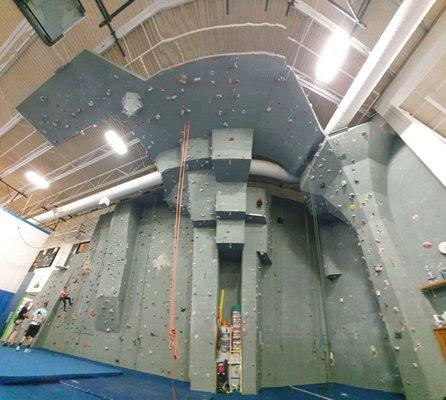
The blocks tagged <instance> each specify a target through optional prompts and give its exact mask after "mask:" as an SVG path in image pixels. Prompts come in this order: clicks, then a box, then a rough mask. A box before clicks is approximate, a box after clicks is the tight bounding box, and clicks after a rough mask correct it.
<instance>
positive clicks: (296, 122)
mask: <svg viewBox="0 0 446 400" xmlns="http://www.w3.org/2000/svg"><path fill="white" fill-rule="evenodd" d="M126 92H133V93H138V94H139V95H140V97H141V99H142V103H143V107H142V109H141V110H139V111H138V112H137V113H136V115H134V116H132V117H126V116H125V115H124V114H123V113H122V104H121V99H122V97H123V96H124V95H125V93H126ZM18 110H19V112H20V113H21V114H22V115H23V116H24V117H25V118H26V119H27V120H28V121H29V122H30V123H31V124H32V125H33V126H34V127H35V128H36V129H38V130H39V132H40V133H42V134H43V135H44V136H45V137H47V138H48V140H50V141H51V142H52V143H54V144H59V143H62V142H64V141H65V140H68V139H69V138H71V137H73V136H75V135H77V134H80V133H81V132H82V130H84V129H86V128H87V127H90V126H91V125H93V124H94V123H97V122H99V121H102V120H104V119H105V118H107V117H108V116H110V115H120V116H121V118H123V119H125V120H126V122H128V124H129V126H130V127H131V129H132V130H133V131H134V132H135V135H136V137H138V138H139V139H140V140H141V142H142V143H143V145H144V146H145V147H146V148H147V150H148V153H149V155H150V157H151V158H152V159H155V158H156V156H157V155H158V154H159V153H161V152H163V151H166V150H170V149H173V148H176V147H177V146H178V141H179V138H180V136H181V131H182V129H183V126H184V123H185V122H186V121H190V123H191V132H190V134H191V138H201V137H203V136H204V137H210V136H211V131H212V129H215V128H237V129H253V131H254V138H253V147H252V154H254V155H257V156H259V157H264V158H266V159H268V160H274V161H276V162H278V163H279V164H280V165H283V166H284V168H286V169H287V170H288V171H289V172H291V173H293V174H300V172H301V171H302V170H303V169H304V167H305V164H306V160H307V158H308V157H309V156H310V155H311V154H312V153H313V152H314V150H315V148H316V147H317V145H318V144H319V143H320V142H321V141H322V140H323V137H324V136H323V133H322V131H321V129H320V127H319V124H318V122H317V121H316V118H315V116H314V113H313V111H312V109H311V107H310V105H309V104H308V101H307V99H306V97H305V94H304V92H303V91H302V89H301V87H300V86H299V83H298V81H297V78H296V76H295V74H294V73H292V72H291V73H290V70H289V69H288V68H287V65H286V60H285V59H284V58H282V57H278V56H272V55H266V54H243V55H233V56H230V55H229V56H219V57H212V58H208V59H203V60H198V61H192V62H189V63H186V64H183V65H181V66H179V67H176V68H172V69H169V70H166V71H162V72H160V73H158V74H157V75H155V76H153V77H151V78H150V79H148V80H147V81H143V80H141V79H140V78H138V77H136V76H134V75H132V74H131V73H129V72H127V71H125V70H124V69H122V68H120V67H118V66H116V65H114V64H112V63H110V62H108V61H106V60H105V59H103V58H101V57H100V56H98V55H96V54H93V53H91V52H88V51H84V52H82V53H80V54H79V55H78V56H77V57H75V58H74V59H73V60H72V61H71V62H70V63H68V64H67V65H65V66H64V67H63V68H61V69H59V70H58V71H57V73H56V74H55V75H54V77H52V78H51V79H50V80H49V81H48V82H46V83H45V84H44V85H42V86H41V87H40V88H39V89H38V90H37V91H35V92H34V93H33V94H32V95H31V96H30V97H29V98H27V99H26V100H25V101H24V102H23V103H22V104H20V105H19V107H18ZM244 164H246V162H245V163H244Z"/></svg>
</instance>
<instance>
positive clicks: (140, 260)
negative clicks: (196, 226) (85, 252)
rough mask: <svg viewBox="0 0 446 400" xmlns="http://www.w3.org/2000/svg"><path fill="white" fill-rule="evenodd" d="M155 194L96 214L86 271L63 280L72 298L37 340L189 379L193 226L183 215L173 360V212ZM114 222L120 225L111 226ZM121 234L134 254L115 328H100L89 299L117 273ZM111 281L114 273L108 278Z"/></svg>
mask: <svg viewBox="0 0 446 400" xmlns="http://www.w3.org/2000/svg"><path fill="white" fill-rule="evenodd" d="M158 197H159V196H156V195H155V196H154V197H152V198H146V197H144V198H141V199H139V200H138V201H136V202H130V203H131V206H130V207H128V206H126V205H125V204H123V205H120V206H119V207H118V209H117V212H116V211H115V213H113V214H106V215H103V216H102V217H101V218H100V220H99V223H98V225H97V227H96V231H95V233H94V235H93V238H92V241H91V243H90V247H91V249H90V257H91V272H89V273H82V271H80V273H79V274H78V276H77V277H76V278H73V277H72V278H71V279H70V281H69V283H68V285H69V289H70V293H72V297H73V300H74V304H73V306H71V307H68V311H67V312H66V313H65V312H63V310H62V308H61V307H59V309H58V310H57V313H56V314H55V315H54V317H52V320H51V325H49V327H48V333H47V335H46V337H45V338H44V340H43V341H42V345H43V346H44V347H48V348H50V349H54V350H57V351H63V352H67V353H70V354H74V355H78V356H82V357H86V358H90V359H93V360H98V361H103V362H107V363H110V364H114V365H120V366H122V367H126V368H132V369H137V370H140V371H144V372H148V373H153V374H157V375H163V376H173V377H175V378H177V379H183V380H185V379H187V377H188V345H187V343H188V341H189V320H190V296H191V294H190V290H191V287H190V284H191V268H192V229H191V225H190V222H188V221H187V220H185V221H183V224H182V232H181V249H180V257H179V259H180V264H179V268H178V286H177V289H178V294H177V307H178V309H177V327H178V329H179V339H180V347H181V359H180V360H177V361H173V360H172V357H171V354H170V350H169V349H168V345H167V341H168V325H167V324H168V300H169V291H170V263H171V249H172V231H173V222H174V214H173V213H172V211H171V210H170V209H169V208H168V207H167V206H166V205H165V204H163V202H162V201H161V200H159V199H158ZM123 210H127V211H128V212H131V213H134V215H133V217H134V222H133V225H134V226H133V228H132V232H133V238H129V236H128V232H129V231H128V230H127V229H125V226H124V225H123V224H122V222H124V221H125V220H126V218H127V217H126V216H125V213H124V214H123V212H122V211H123ZM121 218H122V219H123V220H122V221H121ZM117 226H120V228H119V229H115V228H116V227H117ZM127 239H130V240H133V241H134V245H133V251H132V255H131V256H130V257H129V258H128V259H127V262H128V263H129V272H128V273H127V274H126V278H125V279H126V281H125V286H126V287H127V288H126V290H125V293H123V297H122V301H121V302H120V306H121V307H122V318H121V319H120V322H119V329H115V330H113V331H112V330H111V329H110V330H107V329H105V330H98V329H97V327H96V318H97V314H98V312H101V310H102V308H101V307H99V309H98V308H97V304H96V301H95V299H96V298H97V297H98V296H99V295H100V290H101V287H103V285H102V284H101V281H102V280H107V281H110V280H111V281H113V279H111V277H110V275H114V276H115V277H122V271H121V270H120V268H121V267H122V264H120V263H119V262H118V261H119V257H118V255H119V249H121V248H124V249H125V248H126V247H127V246H126V240H127ZM115 267H116V270H115V271H114V270H113V269H114V268H115ZM70 270H71V268H70ZM73 274H74V272H73ZM117 283H119V282H116V279H115V281H114V285H116V284H117ZM121 283H124V282H122V281H121ZM107 311H108V309H105V312H107Z"/></svg>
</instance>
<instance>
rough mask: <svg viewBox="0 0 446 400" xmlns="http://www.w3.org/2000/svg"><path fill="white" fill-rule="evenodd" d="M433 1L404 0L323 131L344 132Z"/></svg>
mask: <svg viewBox="0 0 446 400" xmlns="http://www.w3.org/2000/svg"><path fill="white" fill-rule="evenodd" d="M434 3H435V0H403V2H402V4H401V5H400V6H399V8H398V10H397V11H396V13H395V15H394V16H393V18H392V19H391V21H390V23H389V25H387V27H386V29H385V30H384V32H383V33H382V35H381V37H380V38H379V40H378V42H377V43H376V45H375V47H374V48H373V50H372V51H371V53H370V55H369V56H368V57H367V60H366V61H365V63H364V65H363V66H362V67H361V69H360V71H359V73H358V75H357V76H356V78H355V79H354V80H353V83H352V84H351V86H350V88H349V89H348V90H347V93H346V94H345V96H344V98H343V99H342V101H341V103H340V104H339V106H338V108H337V110H336V111H335V113H334V114H333V116H332V117H331V119H330V121H329V122H328V124H327V127H326V128H325V133H326V134H327V135H328V134H330V133H332V132H335V131H337V130H340V129H343V128H346V127H347V126H348V124H349V123H350V122H351V120H352V119H353V117H354V116H355V115H356V113H357V112H358V111H359V110H360V108H361V106H362V105H363V104H364V101H366V100H367V98H368V97H369V95H370V93H371V92H372V91H373V90H374V89H375V86H376V85H377V84H378V82H379V81H380V80H381V78H382V77H383V75H384V74H385V72H386V71H387V70H388V69H389V67H390V66H391V64H392V63H393V61H394V60H395V59H396V57H397V56H398V54H399V53H400V51H401V50H402V49H403V47H404V45H405V44H406V43H407V42H408V40H409V39H410V37H411V36H412V34H413V33H414V32H415V30H416V29H417V27H418V25H419V24H420V23H421V21H422V20H423V18H424V17H425V16H426V14H427V13H428V12H429V10H430V9H431V7H432V6H433V5H434Z"/></svg>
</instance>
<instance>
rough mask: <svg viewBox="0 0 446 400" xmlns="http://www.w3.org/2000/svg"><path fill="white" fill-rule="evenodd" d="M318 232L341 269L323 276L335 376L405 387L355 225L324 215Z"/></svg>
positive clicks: (328, 259) (374, 386) (357, 383)
mask: <svg viewBox="0 0 446 400" xmlns="http://www.w3.org/2000/svg"><path fill="white" fill-rule="evenodd" d="M319 235H320V243H321V247H322V249H321V251H322V255H323V260H324V265H325V264H326V263H329V264H332V265H335V266H336V267H337V269H338V271H339V273H341V276H340V277H339V278H338V279H334V278H332V279H327V278H326V279H325V281H324V286H325V290H324V297H325V310H326V315H327V319H326V324H327V335H328V338H329V341H330V351H331V352H332V354H333V362H332V366H331V368H330V374H331V375H330V378H331V380H332V381H334V382H336V383H342V384H346V385H353V386H361V387H366V388H370V389H377V390H385V391H389V392H396V393H398V392H401V391H402V387H401V378H400V375H399V371H398V367H397V364H396V359H395V355H394V353H393V351H392V347H391V344H390V340H389V335H388V333H387V330H386V328H385V325H384V322H383V321H382V317H381V315H380V310H379V305H378V301H377V299H376V296H375V293H374V290H373V286H372V284H371V282H370V280H369V272H368V271H367V264H366V262H365V260H364V258H363V255H362V251H361V248H360V247H359V246H358V243H357V238H356V233H355V231H354V230H353V228H351V227H350V226H348V225H347V224H345V223H343V222H340V221H330V222H324V221H320V223H319Z"/></svg>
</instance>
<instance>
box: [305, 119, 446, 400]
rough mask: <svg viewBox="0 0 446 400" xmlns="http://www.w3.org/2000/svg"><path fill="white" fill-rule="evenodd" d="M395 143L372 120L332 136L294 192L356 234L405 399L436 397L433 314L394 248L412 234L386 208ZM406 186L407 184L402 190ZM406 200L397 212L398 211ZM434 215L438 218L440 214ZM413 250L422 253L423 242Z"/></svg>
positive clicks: (439, 377)
mask: <svg viewBox="0 0 446 400" xmlns="http://www.w3.org/2000/svg"><path fill="white" fill-rule="evenodd" d="M395 140H396V136H395V134H394V132H393V131H392V130H391V129H390V127H388V126H387V125H385V124H384V123H383V121H382V120H380V119H379V118H375V119H374V120H373V121H372V122H369V123H367V124H363V125H360V126H358V127H355V128H352V129H350V130H348V131H345V132H342V133H340V134H337V135H334V136H331V137H329V138H328V139H327V140H326V141H325V142H324V144H323V146H322V148H321V149H320V151H319V152H318V154H317V156H316V157H315V158H314V160H313V161H312V162H311V164H310V166H309V168H308V169H307V171H306V172H305V173H304V174H303V176H302V179H301V187H302V190H303V191H305V192H307V193H308V195H307V200H308V206H309V208H310V210H311V212H312V213H313V214H314V215H317V216H318V217H320V218H326V217H327V216H328V217H331V219H333V216H336V217H339V218H340V219H342V220H344V221H346V222H348V223H349V224H350V225H351V226H352V227H353V228H354V229H355V231H356V234H357V238H358V245H360V246H361V248H362V252H363V257H364V259H365V261H366V265H367V268H368V271H369V276H370V279H371V282H372V284H373V287H374V290H375V295H376V298H377V301H378V303H379V307H380V310H381V313H382V315H383V321H384V323H385V327H386V330H387V334H388V337H389V341H390V343H391V346H392V349H393V351H394V354H395V359H396V361H397V364H398V368H399V372H400V375H401V381H402V384H403V387H404V392H405V394H406V396H407V398H408V399H410V400H411V399H419V398H428V399H433V400H437V399H441V398H442V397H443V396H444V393H445V392H446V382H445V381H444V376H445V374H446V362H445V360H444V359H443V357H442V355H441V353H440V352H439V348H438V344H437V343H436V340H435V337H434V335H433V332H432V314H434V313H435V309H434V308H433V306H432V304H431V303H430V302H429V301H428V300H427V299H426V297H425V295H424V294H423V293H422V292H421V291H420V288H419V282H417V281H416V275H417V274H414V272H413V267H410V265H411V263H412V261H411V259H410V257H408V256H407V254H406V252H405V251H404V247H402V246H401V238H400V237H401V236H402V235H401V234H403V235H407V237H408V238H410V240H411V241H413V240H414V239H415V238H416V235H414V234H413V233H408V232H406V230H407V228H405V226H407V218H406V221H404V222H401V223H400V221H399V220H397V219H396V218H395V216H396V215H398V214H396V215H393V214H392V212H393V210H392V206H391V205H390V204H392V202H393V199H392V196H389V193H392V188H390V185H389V184H391V183H392V181H393V182H395V175H393V176H392V166H391V164H392V162H391V160H392V157H393V156H394V144H395ZM406 161H407V160H406ZM417 168H420V165H418V166H417ZM399 179H400V178H399ZM407 179H409V178H407ZM428 182H429V183H428ZM432 182H435V183H434V184H433V183H432ZM410 184H411V182H408V181H406V183H405V184H404V186H405V188H404V190H406V191H407V190H408V188H407V186H408V185H410ZM399 185H401V183H399ZM424 185H425V184H422V185H421V187H423V186H424ZM426 185H428V187H425V188H424V190H420V191H419V192H418V195H419V196H421V197H423V193H424V192H425V190H429V189H430V190H434V191H435V190H444V189H443V188H441V189H440V186H439V185H440V184H439V182H437V181H435V180H432V178H431V179H430V180H429V179H428V180H426ZM429 186H430V187H429ZM397 187H398V186H397ZM399 187H400V189H402V188H401V186H399ZM406 193H407V192H406ZM394 196H395V197H394V199H396V198H398V195H394ZM405 202H406V199H404V201H403V202H400V203H399V207H405V205H404V203H405ZM394 204H395V203H394ZM408 205H410V208H408V209H412V210H413V208H414V207H415V205H414V203H413V200H409V201H408ZM437 212H438V213H439V215H443V219H444V216H445V212H444V209H441V207H440V209H438V210H437ZM400 216H401V217H404V214H400ZM430 216H432V214H430ZM434 221H435V219H434V220H431V223H434ZM437 221H438V220H437ZM398 229H401V232H400V233H399V232H398ZM413 229H416V228H409V231H410V230H413ZM437 229H438V228H435V231H437ZM425 233H426V235H427V234H428V233H429V232H426V231H425ZM434 233H435V232H434ZM434 237H435V236H434ZM413 244H414V246H415V245H416V244H415V243H413ZM417 247H418V249H419V250H418V251H419V252H422V251H424V250H423V246H422V243H418V246H417ZM339 279H342V277H341V278H339Z"/></svg>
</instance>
